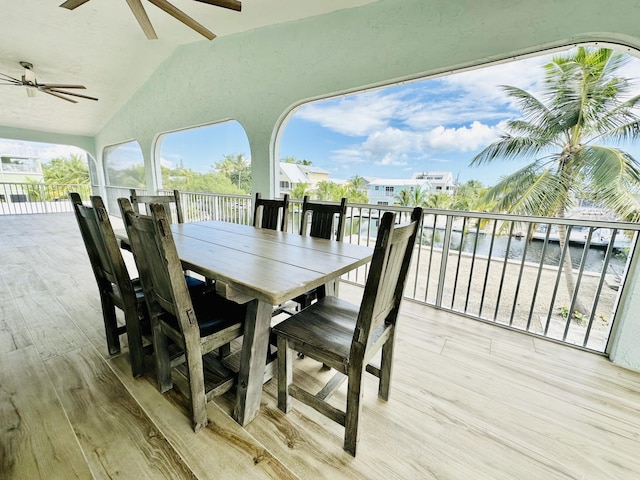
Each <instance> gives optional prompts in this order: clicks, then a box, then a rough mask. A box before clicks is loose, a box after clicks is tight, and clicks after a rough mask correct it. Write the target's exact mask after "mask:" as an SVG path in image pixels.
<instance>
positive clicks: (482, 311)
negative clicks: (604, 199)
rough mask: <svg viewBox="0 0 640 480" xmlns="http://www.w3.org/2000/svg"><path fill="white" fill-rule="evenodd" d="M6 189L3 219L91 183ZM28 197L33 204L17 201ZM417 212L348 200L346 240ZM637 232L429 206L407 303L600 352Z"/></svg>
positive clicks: (206, 209) (211, 207)
mask: <svg viewBox="0 0 640 480" xmlns="http://www.w3.org/2000/svg"><path fill="white" fill-rule="evenodd" d="M0 186H2V187H3V188H4V190H0V194H1V193H2V192H3V191H4V195H5V196H8V195H14V196H15V195H26V197H19V198H18V200H19V201H17V202H14V201H5V202H2V203H1V204H0V205H1V206H2V207H3V209H2V210H0V212H2V213H11V212H7V210H10V209H14V210H15V207H14V205H20V208H19V210H20V211H19V212H16V213H46V212H54V211H71V206H70V204H69V202H68V201H67V200H66V195H67V192H68V191H78V192H81V194H82V197H83V199H84V200H88V197H89V194H90V187H89V186H87V185H47V186H42V188H41V189H40V190H33V187H34V185H32V184H0ZM36 187H38V188H40V185H37V186H36ZM29 189H31V190H29ZM106 190H107V196H108V199H109V208H110V211H111V213H113V214H115V215H118V208H117V204H116V202H115V201H116V199H117V198H118V197H122V196H127V197H128V196H129V189H128V188H118V187H106ZM25 192H31V193H25ZM139 192H140V193H143V190H139ZM161 193H162V192H161ZM167 193H169V192H168V191H167ZM181 197H182V201H183V210H184V212H185V217H186V221H189V222H193V221H203V220H221V221H227V222H233V223H242V224H250V223H251V222H252V216H253V199H252V197H251V196H250V195H226V194H210V193H194V192H181ZM25 198H26V199H27V200H28V201H24V202H23V201H20V200H23V199H25ZM42 198H46V199H51V200H47V201H40V199H42ZM15 199H16V197H12V200H15ZM56 199H57V200H56ZM111 203H113V205H111ZM44 204H47V205H46V206H45V205H44ZM51 204H53V205H51ZM114 205H115V206H114ZM301 207H302V204H301V202H300V201H299V200H292V201H291V205H290V211H289V217H288V222H289V224H288V229H289V231H290V232H297V231H298V230H299V223H300V211H301ZM411 210H412V209H411V208H408V207H395V206H377V205H369V204H351V205H349V208H348V214H347V222H346V233H345V238H344V241H346V242H350V243H356V244H361V245H368V246H373V245H374V244H375V240H376V235H377V228H378V221H379V219H380V218H381V217H382V215H383V214H384V212H386V211H393V212H398V213H399V215H398V221H399V222H401V221H404V220H405V219H408V217H409V215H410V212H411ZM639 230H640V224H636V223H622V222H611V221H597V220H570V219H558V218H548V217H526V216H515V215H504V214H493V213H478V212H462V211H452V210H434V209H427V210H425V213H424V217H423V221H422V225H421V229H420V235H419V237H418V239H417V241H416V247H415V248H416V251H415V252H414V256H413V259H412V264H411V269H410V272H409V277H408V280H407V285H406V288H405V297H406V298H408V299H411V300H413V301H416V302H420V303H424V304H427V305H431V306H434V307H436V308H438V309H442V310H446V311H450V312H453V313H456V314H458V315H463V316H466V317H470V318H474V319H478V320H481V321H484V322H490V323H493V324H496V325H500V326H503V327H506V328H511V329H516V330H520V331H524V332H527V333H529V334H532V335H537V336H541V337H545V338H549V339H553V340H555V341H558V342H561V343H565V344H570V345H572V346H577V347H580V348H584V349H587V350H590V351H594V352H600V353H603V352H605V351H606V347H607V342H608V339H609V335H610V333H611V328H612V324H613V320H614V318H615V314H616V308H617V302H618V294H619V291H621V289H622V288H623V287H624V284H625V280H626V271H627V265H628V264H629V262H630V260H631V258H632V255H633V254H634V251H635V247H636V245H637V243H638V238H639V237H638V231H639ZM561 239H564V240H565V241H563V242H562V243H561V242H560V240H561ZM561 245H562V246H561ZM366 278H367V267H360V268H359V269H357V270H354V271H352V272H350V273H348V274H347V275H345V276H344V277H343V280H345V281H348V282H351V283H355V284H359V285H363V284H364V282H365V281H366Z"/></svg>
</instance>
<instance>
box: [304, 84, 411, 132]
mask: <svg viewBox="0 0 640 480" xmlns="http://www.w3.org/2000/svg"><path fill="white" fill-rule="evenodd" d="M404 106H405V102H404V101H402V100H401V99H400V98H398V97H397V96H396V95H393V94H384V93H382V92H367V93H362V94H359V95H352V96H348V97H342V98H340V99H337V100H330V101H324V102H317V103H312V104H309V105H305V106H303V107H301V108H300V109H299V110H298V112H296V116H297V117H299V118H302V119H304V120H308V121H311V122H315V123H318V124H320V125H322V126H323V127H325V128H328V129H330V130H333V131H335V132H338V133H341V134H343V135H348V136H363V135H367V134H369V133H372V132H375V131H377V130H379V129H382V128H385V127H386V126H387V125H388V124H389V122H390V121H391V120H392V119H393V118H395V117H396V116H397V113H398V111H399V110H401V109H402V108H403V107H404Z"/></svg>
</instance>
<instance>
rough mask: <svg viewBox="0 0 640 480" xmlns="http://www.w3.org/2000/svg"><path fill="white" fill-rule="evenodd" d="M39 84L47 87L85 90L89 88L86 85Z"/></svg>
mask: <svg viewBox="0 0 640 480" xmlns="http://www.w3.org/2000/svg"><path fill="white" fill-rule="evenodd" d="M37 86H38V87H45V88H81V89H83V90H86V89H87V87H85V86H84V85H62V84H57V83H39V84H38V85H37Z"/></svg>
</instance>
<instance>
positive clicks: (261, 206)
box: [253, 192, 289, 232]
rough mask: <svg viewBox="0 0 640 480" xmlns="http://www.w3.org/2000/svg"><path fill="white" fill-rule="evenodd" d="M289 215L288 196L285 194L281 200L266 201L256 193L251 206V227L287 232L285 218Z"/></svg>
mask: <svg viewBox="0 0 640 480" xmlns="http://www.w3.org/2000/svg"><path fill="white" fill-rule="evenodd" d="M288 215H289V194H288V193H285V194H284V197H283V199H282V200H278V199H275V200H268V199H266V198H262V197H261V196H260V193H259V192H258V193H256V199H255V202H254V205H253V226H254V227H259V228H268V229H270V230H280V231H282V232H286V231H287V217H288Z"/></svg>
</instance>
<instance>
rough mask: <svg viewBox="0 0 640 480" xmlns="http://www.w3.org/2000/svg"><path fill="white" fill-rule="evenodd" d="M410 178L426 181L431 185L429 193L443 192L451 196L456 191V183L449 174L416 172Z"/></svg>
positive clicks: (451, 174)
mask: <svg viewBox="0 0 640 480" xmlns="http://www.w3.org/2000/svg"><path fill="white" fill-rule="evenodd" d="M411 178H412V179H414V180H427V181H428V182H429V183H430V184H431V189H430V190H429V193H440V192H445V193H448V194H450V195H453V194H454V193H455V191H456V183H455V181H454V180H453V173H451V172H416V173H414V174H413V175H412V177H411Z"/></svg>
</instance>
